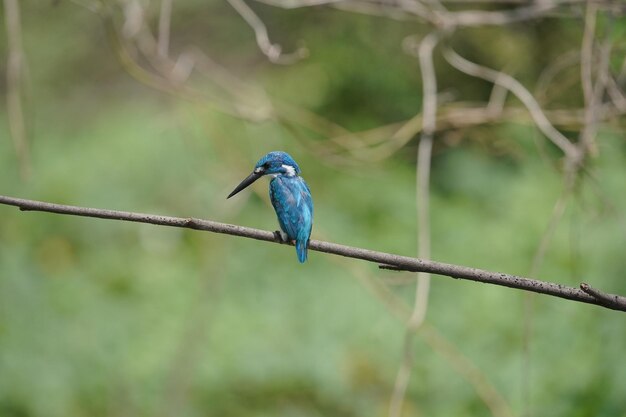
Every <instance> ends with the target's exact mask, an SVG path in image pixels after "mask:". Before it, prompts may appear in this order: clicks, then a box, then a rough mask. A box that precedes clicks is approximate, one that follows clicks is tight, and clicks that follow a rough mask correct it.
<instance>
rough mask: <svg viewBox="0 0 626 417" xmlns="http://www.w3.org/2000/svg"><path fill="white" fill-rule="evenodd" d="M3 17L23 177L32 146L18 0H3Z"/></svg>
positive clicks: (11, 114) (12, 122)
mask: <svg viewBox="0 0 626 417" xmlns="http://www.w3.org/2000/svg"><path fill="white" fill-rule="evenodd" d="M4 19H5V23H6V28H7V49H8V58H7V112H8V122H9V130H10V132H11V139H12V140H13V146H14V147H15V153H16V154H17V160H18V163H19V167H20V176H21V177H22V179H24V180H25V179H27V178H28V177H30V173H31V166H30V149H29V146H28V137H27V134H26V124H25V122H24V108H23V103H22V82H23V81H22V74H23V71H24V68H23V65H24V51H23V49H22V25H21V18H20V7H19V2H18V0H4Z"/></svg>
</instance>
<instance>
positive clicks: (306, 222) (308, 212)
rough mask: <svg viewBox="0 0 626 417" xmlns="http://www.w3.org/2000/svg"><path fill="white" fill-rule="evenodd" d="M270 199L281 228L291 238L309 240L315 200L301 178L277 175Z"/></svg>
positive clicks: (272, 183)
mask: <svg viewBox="0 0 626 417" xmlns="http://www.w3.org/2000/svg"><path fill="white" fill-rule="evenodd" d="M270 199H271V200H272V205H273V206H274V210H275V211H276V216H277V217H278V223H280V227H281V229H283V231H284V232H285V233H287V235H288V236H289V238H290V239H293V240H304V241H305V242H306V241H307V240H308V238H309V235H310V233H311V225H312V221H313V202H312V199H311V193H310V191H309V188H308V186H307V185H306V183H305V182H304V181H303V180H302V179H301V178H300V177H295V178H281V177H276V178H274V179H273V180H272V182H271V183H270Z"/></svg>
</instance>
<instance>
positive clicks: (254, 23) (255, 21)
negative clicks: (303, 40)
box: [227, 0, 308, 64]
mask: <svg viewBox="0 0 626 417" xmlns="http://www.w3.org/2000/svg"><path fill="white" fill-rule="evenodd" d="M227 1H228V3H230V5H231V6H233V9H235V10H236V11H237V13H239V14H240V15H241V17H242V18H243V19H244V20H245V21H246V22H247V23H248V25H250V27H251V28H252V30H254V35H255V36H256V42H257V44H258V45H259V48H260V49H261V52H263V54H265V56H267V58H268V59H269V60H270V61H271V62H273V63H275V64H293V63H294V62H296V61H299V60H300V59H302V58H306V56H307V55H308V51H307V49H306V48H304V47H299V48H298V49H297V50H296V51H295V52H293V53H290V54H285V53H283V52H282V47H281V46H280V45H279V44H277V43H272V42H271V41H270V38H269V35H268V34H267V27H266V26H265V23H263V21H262V20H261V19H260V18H259V16H257V14H256V13H254V11H253V10H252V9H251V8H250V6H248V5H247V4H246V2H245V1H243V0H227Z"/></svg>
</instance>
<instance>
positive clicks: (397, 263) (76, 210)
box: [0, 195, 626, 311]
mask: <svg viewBox="0 0 626 417" xmlns="http://www.w3.org/2000/svg"><path fill="white" fill-rule="evenodd" d="M0 204H4V205H9V206H15V207H18V208H19V209H20V210H21V211H41V212H47V213H55V214H65V215H71V216H81V217H93V218H99V219H109V220H121V221H128V222H135V223H148V224H154V225H160V226H170V227H180V228H185V229H193V230H202V231H206V232H212V233H220V234H226V235H231V236H239V237H245V238H249V239H255V240H262V241H265V242H271V243H278V244H281V243H282V242H281V241H279V240H277V239H276V235H275V234H274V233H273V232H270V231H265V230H259V229H253V228H250V227H244V226H237V225H233V224H226V223H219V222H215V221H211V220H201V219H193V218H180V217H171V216H161V215H154V214H146V213H132V212H128V211H120V210H107V209H97V208H89V207H79V206H69V205H64V204H54V203H47V202H43V201H36V200H27V199H23V198H16V197H8V196H1V195H0ZM288 245H291V246H293V245H292V244H290V243H289V244H288ZM309 249H310V250H312V251H316V252H324V253H328V254H333V255H339V256H344V257H347V258H353V259H361V260H364V261H368V262H373V263H375V264H382V265H390V266H392V267H395V269H398V270H402V271H410V272H428V273H431V274H436V275H443V276H448V277H451V278H457V279H465V280H469V281H475V282H482V283H486V284H493V285H498V286H503V287H509V288H515V289H519V290H523V291H530V292H535V293H539V294H545V295H550V296H553V297H558V298H563V299H566V300H571V301H576V302H581V303H586V304H594V305H598V306H601V307H604V308H607V309H610V310H618V311H626V297H624V296H621V295H616V294H607V297H609V299H610V300H611V301H610V302H608V301H606V300H601V299H598V298H597V297H595V296H591V295H589V294H587V293H586V292H584V291H583V290H581V289H578V288H573V287H568V286H566V285H561V284H556V283H552V282H548V281H540V280H537V279H533V278H525V277H520V276H516V275H511V274H506V273H503V272H490V271H486V270H482V269H478V268H471V267H467V266H461V265H454V264H448V263H443V262H436V261H429V260H425V259H418V258H411V257H408V256H401V255H394V254H391V253H385V252H377V251H373V250H369V249H363V248H356V247H353V246H346V245H340V244H337V243H331V242H323V241H319V240H311V241H310V242H309Z"/></svg>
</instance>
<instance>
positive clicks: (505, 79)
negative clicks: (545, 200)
mask: <svg viewBox="0 0 626 417" xmlns="http://www.w3.org/2000/svg"><path fill="white" fill-rule="evenodd" d="M444 57H445V58H446V60H447V61H448V63H450V65H452V66H453V67H454V68H456V69H458V70H459V71H461V72H464V73H466V74H468V75H471V76H474V77H479V78H482V79H484V80H487V81H491V82H493V83H498V84H500V85H502V86H503V87H505V88H506V89H507V90H509V91H511V93H513V94H514V95H515V96H516V97H517V98H518V99H519V100H520V101H521V102H522V103H523V104H524V105H525V106H526V108H527V109H528V111H529V112H530V114H531V116H532V118H533V120H534V121H535V123H536V124H537V127H538V128H539V130H541V132H543V134H544V135H546V136H547V137H548V139H550V140H551V141H552V143H554V144H555V145H556V146H558V147H559V148H560V149H561V150H562V151H563V153H564V154H565V156H566V157H568V158H569V159H572V160H575V161H579V160H580V156H579V151H578V149H577V147H576V146H575V145H574V144H572V143H571V142H570V141H569V139H567V138H566V137H565V136H564V135H563V134H562V133H561V132H559V131H558V130H557V129H556V128H555V127H554V126H553V125H552V123H551V122H550V121H549V120H548V118H547V117H546V115H545V113H544V112H543V110H542V109H541V107H540V106H539V103H537V100H535V98H534V97H533V95H532V94H531V93H530V92H529V91H528V89H526V87H524V86H523V85H522V84H521V83H520V82H519V81H517V80H516V79H515V78H513V77H511V76H510V75H508V74H505V73H503V72H500V71H495V70H492V69H490V68H487V67H483V66H481V65H478V64H475V63H473V62H471V61H468V60H467V59H465V58H463V57H462V56H460V55H459V54H457V53H456V52H455V51H453V50H452V49H449V48H448V49H446V50H444Z"/></svg>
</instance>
